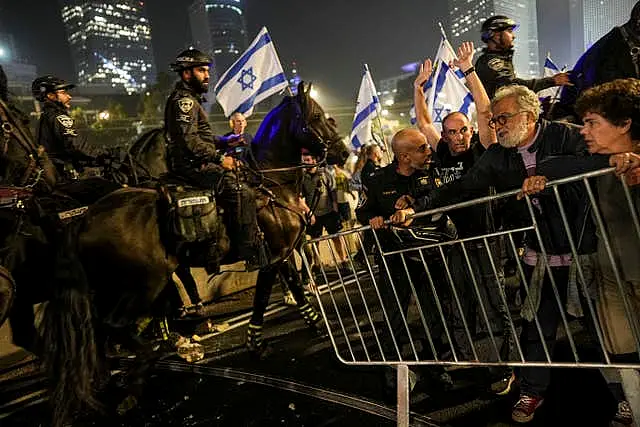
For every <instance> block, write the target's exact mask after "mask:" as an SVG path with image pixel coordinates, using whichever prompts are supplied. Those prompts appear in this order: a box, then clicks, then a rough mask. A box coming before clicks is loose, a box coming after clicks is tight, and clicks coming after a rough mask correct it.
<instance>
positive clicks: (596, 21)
mask: <svg viewBox="0 0 640 427" xmlns="http://www.w3.org/2000/svg"><path fill="white" fill-rule="evenodd" d="M635 3H636V0H569V11H570V25H571V51H572V55H573V57H574V59H578V58H579V57H580V55H582V53H583V52H584V51H585V50H586V49H588V48H589V47H590V46H591V45H592V44H593V43H595V42H596V41H598V39H599V38H600V37H602V36H604V35H605V34H606V33H608V32H609V31H610V30H611V29H612V28H613V27H615V26H617V25H622V24H624V23H625V22H627V21H628V20H629V16H630V15H631V9H632V8H633V6H634V4H635Z"/></svg>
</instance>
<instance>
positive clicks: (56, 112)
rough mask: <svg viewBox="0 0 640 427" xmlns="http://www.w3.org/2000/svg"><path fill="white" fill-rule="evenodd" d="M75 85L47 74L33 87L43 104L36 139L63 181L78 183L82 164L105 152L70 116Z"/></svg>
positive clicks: (91, 161) (95, 158)
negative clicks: (70, 91) (83, 132)
mask: <svg viewBox="0 0 640 427" xmlns="http://www.w3.org/2000/svg"><path fill="white" fill-rule="evenodd" d="M74 87H75V85H74V84H71V83H67V82H65V81H64V80H62V79H60V78H58V77H55V76H51V75H47V76H42V77H38V78H37V79H35V80H34V81H33V83H32V85H31V90H32V93H33V96H34V97H35V98H36V99H37V100H38V101H40V102H41V103H42V115H41V116H40V123H39V125H38V133H37V140H38V144H39V145H42V146H43V147H44V148H45V149H46V150H47V154H48V156H49V159H51V161H52V162H53V164H54V165H55V166H56V169H57V170H58V173H59V175H60V177H61V178H62V180H63V181H66V182H69V181H74V180H77V179H78V177H79V172H81V171H82V167H83V164H91V163H95V162H96V161H97V160H98V157H100V156H102V155H104V154H105V153H104V151H103V150H101V149H99V148H98V147H92V146H90V145H89V144H88V143H87V139H86V136H85V135H82V134H80V133H79V132H78V130H77V129H76V126H75V122H74V120H73V118H72V117H71V116H69V109H70V108H71V94H70V93H69V92H68V91H69V90H70V89H73V88H74Z"/></svg>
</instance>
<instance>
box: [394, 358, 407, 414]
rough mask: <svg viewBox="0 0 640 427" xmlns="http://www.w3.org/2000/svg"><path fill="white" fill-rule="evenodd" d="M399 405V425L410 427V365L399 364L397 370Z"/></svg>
mask: <svg viewBox="0 0 640 427" xmlns="http://www.w3.org/2000/svg"><path fill="white" fill-rule="evenodd" d="M397 378H398V382H397V388H398V407H397V409H396V410H397V412H396V413H397V421H398V427H409V388H410V386H409V367H408V366H407V365H398V372H397Z"/></svg>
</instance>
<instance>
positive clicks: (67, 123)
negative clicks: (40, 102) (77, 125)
mask: <svg viewBox="0 0 640 427" xmlns="http://www.w3.org/2000/svg"><path fill="white" fill-rule="evenodd" d="M56 120H58V121H59V122H60V124H61V125H62V126H64V127H66V128H67V129H69V128H72V127H73V119H72V118H71V117H69V116H67V115H66V114H60V115H59V116H57V117H56Z"/></svg>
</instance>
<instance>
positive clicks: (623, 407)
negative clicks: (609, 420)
mask: <svg viewBox="0 0 640 427" xmlns="http://www.w3.org/2000/svg"><path fill="white" fill-rule="evenodd" d="M613 421H615V422H617V423H620V424H624V425H626V426H628V425H631V424H633V412H632V411H631V405H629V402H627V401H626V400H621V401H620V402H618V412H616V415H615V416H614V417H613Z"/></svg>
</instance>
